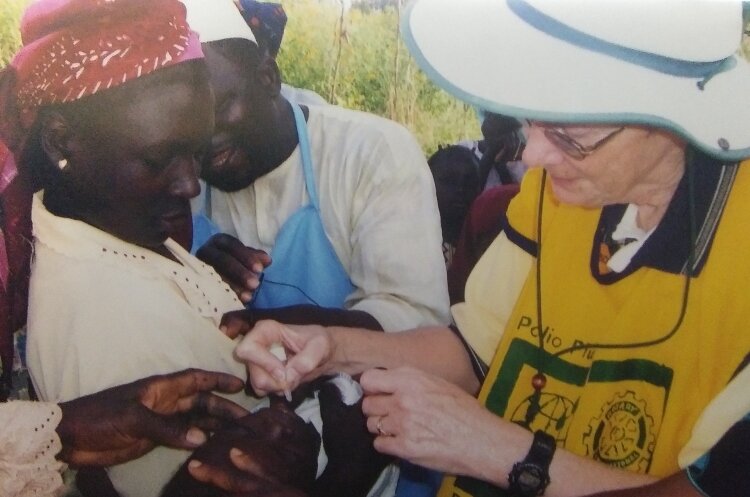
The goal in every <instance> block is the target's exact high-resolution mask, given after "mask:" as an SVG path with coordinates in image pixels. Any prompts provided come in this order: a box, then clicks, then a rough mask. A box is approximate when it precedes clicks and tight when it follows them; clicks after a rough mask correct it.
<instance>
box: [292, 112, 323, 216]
mask: <svg viewBox="0 0 750 497" xmlns="http://www.w3.org/2000/svg"><path fill="white" fill-rule="evenodd" d="M291 105H292V110H293V111H294V123H295V124H296V125H297V140H298V141H299V151H300V155H301V156H302V171H303V172H304V173H305V186H306V187H307V195H308V196H309V197H310V203H311V204H312V205H313V206H315V210H317V211H320V204H319V203H318V191H317V190H316V189H315V175H314V174H313V170H312V159H311V158H310V157H311V156H310V139H309V137H308V135H307V122H306V121H305V114H304V113H303V112H302V109H301V108H300V106H299V105H297V104H295V103H292V104H291Z"/></svg>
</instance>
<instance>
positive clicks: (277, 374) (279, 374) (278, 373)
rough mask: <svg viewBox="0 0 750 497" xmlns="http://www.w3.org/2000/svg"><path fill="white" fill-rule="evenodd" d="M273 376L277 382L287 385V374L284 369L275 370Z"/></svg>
mask: <svg viewBox="0 0 750 497" xmlns="http://www.w3.org/2000/svg"><path fill="white" fill-rule="evenodd" d="M272 374H273V377H274V378H276V381H278V382H281V383H286V373H285V372H284V370H283V369H274V370H273V373H272Z"/></svg>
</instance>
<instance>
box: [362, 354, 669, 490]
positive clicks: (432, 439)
mask: <svg viewBox="0 0 750 497" xmlns="http://www.w3.org/2000/svg"><path fill="white" fill-rule="evenodd" d="M360 382H361V384H362V387H363V388H364V390H365V394H366V397H365V400H364V403H363V411H364V413H365V415H367V416H368V421H367V426H368V429H369V430H370V432H371V433H373V434H375V435H378V436H377V437H376V439H375V448H376V449H377V450H379V451H381V452H384V453H387V454H391V455H394V456H396V457H400V458H403V459H407V460H409V461H411V462H413V463H416V464H419V465H422V466H426V467H429V468H433V469H436V470H440V471H443V472H445V473H448V474H453V475H464V476H469V477H472V478H476V479H479V480H482V481H485V482H488V483H490V484H492V485H495V486H498V487H502V488H507V486H508V480H507V476H508V473H510V471H511V469H512V468H513V464H515V463H516V462H518V461H521V460H523V459H524V457H525V456H526V454H527V453H528V451H529V448H530V447H531V444H532V439H533V435H532V433H530V432H529V431H528V430H526V429H524V428H522V427H520V426H518V425H516V424H514V423H511V422H508V421H506V420H504V419H502V418H500V417H499V416H497V415H495V414H493V413H492V412H490V411H488V410H487V409H485V408H484V407H483V406H482V405H481V404H480V403H479V402H478V401H477V400H476V399H475V398H474V397H472V396H471V395H469V394H468V393H466V392H465V391H463V390H461V389H460V388H458V387H457V386H456V385H453V384H451V383H449V382H447V381H445V380H443V379H441V378H437V377H435V376H432V375H429V374H426V373H424V372H422V371H417V370H414V369H410V368H397V369H394V370H371V371H367V372H365V373H364V374H363V375H362V378H361V380H360ZM549 474H550V480H551V483H550V485H549V486H548V487H547V490H546V492H545V494H544V495H545V496H547V497H574V496H582V495H588V494H591V493H593V492H600V491H608V490H613V489H619V488H627V487H634V486H639V485H645V484H649V483H652V482H653V481H654V480H655V479H654V478H653V477H651V476H647V475H640V474H636V473H632V472H628V471H624V470H619V469H614V468H612V467H610V466H607V465H604V464H601V463H599V462H596V461H593V460H591V459H588V458H585V457H581V456H578V455H575V454H573V453H571V452H568V451H566V450H564V449H561V448H558V449H557V451H556V452H555V455H554V457H553V459H552V464H551V465H550V468H549Z"/></svg>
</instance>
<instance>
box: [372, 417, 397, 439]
mask: <svg viewBox="0 0 750 497" xmlns="http://www.w3.org/2000/svg"><path fill="white" fill-rule="evenodd" d="M384 417H385V416H380V417H379V418H378V423H377V424H376V425H375V429H376V430H378V434H379V435H380V436H382V437H392V436H393V434H392V433H388V432H387V431H385V430H384V429H383V418H384Z"/></svg>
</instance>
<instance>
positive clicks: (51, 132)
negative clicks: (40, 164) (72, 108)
mask: <svg viewBox="0 0 750 497" xmlns="http://www.w3.org/2000/svg"><path fill="white" fill-rule="evenodd" d="M40 134H41V143H42V149H43V150H44V153H45V155H46V156H47V158H48V159H49V160H50V162H52V163H53V164H56V165H57V167H58V168H60V170H63V169H65V168H66V167H67V165H68V159H69V158H70V156H71V152H72V150H73V141H74V140H75V137H74V133H73V130H72V128H71V126H70V123H68V121H67V120H66V119H65V117H63V115H62V114H60V113H59V112H54V111H53V112H49V113H47V114H45V115H44V116H43V117H42V126H41V129H40Z"/></svg>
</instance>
